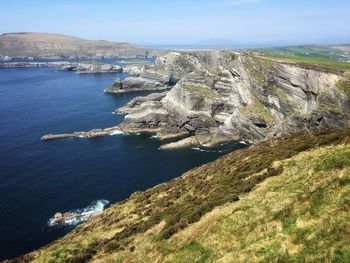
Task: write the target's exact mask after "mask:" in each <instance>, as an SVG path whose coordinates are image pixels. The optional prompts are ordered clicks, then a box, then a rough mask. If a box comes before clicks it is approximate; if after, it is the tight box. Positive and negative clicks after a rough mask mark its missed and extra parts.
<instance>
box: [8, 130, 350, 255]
mask: <svg viewBox="0 0 350 263" xmlns="http://www.w3.org/2000/svg"><path fill="white" fill-rule="evenodd" d="M349 136H350V131H349V130H341V131H331V132H323V133H317V134H310V133H303V134H295V135H292V136H289V137H283V138H280V139H274V140H270V141H267V142H260V143H258V144H256V145H254V146H251V147H248V148H246V149H243V150H239V151H235V152H233V153H230V154H228V155H226V156H223V157H221V158H219V159H218V160H216V161H215V162H213V163H209V164H206V165H203V166H202V167H199V168H196V169H193V170H191V171H189V172H187V173H185V174H184V175H182V176H180V177H179V178H176V179H174V180H172V181H170V182H168V183H165V184H161V185H158V186H156V187H154V188H152V189H149V190H147V191H145V192H138V193H135V194H133V195H132V196H131V197H130V198H129V199H128V200H125V201H122V202H120V203H118V204H115V205H113V206H111V207H110V208H108V209H107V210H105V211H104V212H103V213H102V214H101V215H100V216H98V217H96V218H94V219H93V220H92V221H90V222H88V223H85V224H83V225H80V226H78V227H77V228H76V229H74V230H73V231H72V232H71V233H69V234H68V235H66V236H65V237H63V238H61V239H59V240H57V241H55V242H54V243H52V244H50V245H48V246H45V247H43V248H42V249H40V250H38V251H34V252H32V253H30V254H28V255H25V256H23V257H20V258H18V259H16V260H14V261H13V262H278V261H283V262H320V261H327V262H348V259H349V253H350V252H349V244H350V239H349V238H350V235H349V222H350V218H349V215H350V214H349V209H350V207H349V202H350V199H349V197H350V173H349V171H350V146H349V143H350V137H349Z"/></svg>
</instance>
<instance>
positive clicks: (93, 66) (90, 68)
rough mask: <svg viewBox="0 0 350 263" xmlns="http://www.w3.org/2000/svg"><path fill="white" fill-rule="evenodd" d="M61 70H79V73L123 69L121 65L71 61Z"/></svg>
mask: <svg viewBox="0 0 350 263" xmlns="http://www.w3.org/2000/svg"><path fill="white" fill-rule="evenodd" d="M60 69H61V70H66V71H77V72H79V73H90V74H91V73H121V72H123V69H122V67H121V66H119V65H112V64H102V63H98V62H92V63H69V64H67V65H63V66H61V67H60Z"/></svg>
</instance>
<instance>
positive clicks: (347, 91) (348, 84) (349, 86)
mask: <svg viewBox="0 0 350 263" xmlns="http://www.w3.org/2000/svg"><path fill="white" fill-rule="evenodd" d="M348 64H349V63H348ZM336 86H337V88H338V89H339V90H340V91H341V92H342V93H344V95H345V96H346V98H347V100H350V80H343V79H341V80H339V81H338V82H337V84H336Z"/></svg>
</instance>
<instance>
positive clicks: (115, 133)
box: [110, 131, 125, 136]
mask: <svg viewBox="0 0 350 263" xmlns="http://www.w3.org/2000/svg"><path fill="white" fill-rule="evenodd" d="M121 134H125V133H124V132H122V131H114V132H111V134H110V135H111V136H113V135H121Z"/></svg>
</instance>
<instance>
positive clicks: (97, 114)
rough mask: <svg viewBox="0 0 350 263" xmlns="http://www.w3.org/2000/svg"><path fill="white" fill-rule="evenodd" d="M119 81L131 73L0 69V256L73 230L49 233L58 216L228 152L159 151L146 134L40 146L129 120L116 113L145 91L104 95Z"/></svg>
mask: <svg viewBox="0 0 350 263" xmlns="http://www.w3.org/2000/svg"><path fill="white" fill-rule="evenodd" d="M116 77H119V78H124V77H125V75H123V74H100V75H99V74H95V75H93V74H92V75H89V74H83V75H79V74H76V73H72V72H63V71H57V70H55V69H36V68H34V69H1V70H0V114H1V117H0V259H5V258H12V257H15V256H19V255H21V254H23V253H26V252H29V251H31V250H34V249H37V248H39V247H40V246H42V245H45V244H47V243H49V242H51V241H53V240H55V239H56V238H58V237H60V236H62V235H64V234H65V233H67V232H68V231H69V230H70V229H69V228H61V229H55V230H52V231H48V230H47V229H46V228H45V226H46V223H47V221H48V219H49V218H50V217H51V216H52V215H53V214H55V213H56V212H58V211H60V212H65V211H69V210H72V209H77V208H83V207H86V206H87V205H89V204H90V203H91V202H93V201H95V200H100V199H107V200H109V201H110V202H112V203H113V202H117V201H120V200H122V199H125V198H127V197H129V196H130V194H132V193H133V192H135V191H141V190H145V189H147V188H149V187H152V186H154V185H156V184H158V183H162V182H166V181H168V180H170V179H172V178H174V177H177V176H179V175H181V174H182V173H183V172H185V171H187V170H189V169H191V168H193V167H196V166H199V165H201V164H203V163H206V162H209V161H212V160H214V159H216V158H217V157H218V156H220V155H222V154H223V153H222V152H217V151H214V152H207V151H196V150H193V149H182V150H175V151H160V150H158V147H159V146H160V144H159V142H158V141H157V140H154V139H150V137H149V136H145V135H143V136H126V135H115V136H108V137H103V138H96V139H90V140H89V139H65V140H58V141H49V142H42V141H40V137H41V136H42V135H44V134H48V133H64V132H72V131H83V130H90V129H94V128H103V127H111V126H114V125H117V124H118V123H120V122H121V121H122V119H123V116H118V115H114V114H112V112H113V111H114V110H115V109H116V108H117V107H120V106H122V105H124V104H125V103H127V102H128V101H129V100H131V99H132V98H133V97H134V96H140V95H146V94H147V93H146V92H138V93H130V94H124V95H110V94H105V93H103V89H104V88H106V87H107V86H109V85H110V84H111V80H112V78H116ZM235 147H236V146H235ZM235 147H234V148H235ZM237 147H240V146H237Z"/></svg>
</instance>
